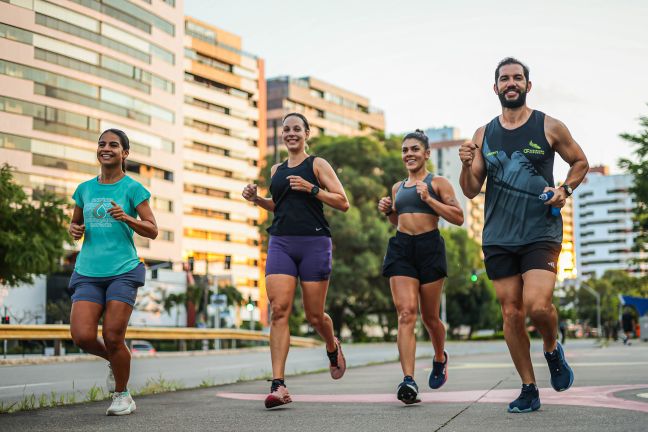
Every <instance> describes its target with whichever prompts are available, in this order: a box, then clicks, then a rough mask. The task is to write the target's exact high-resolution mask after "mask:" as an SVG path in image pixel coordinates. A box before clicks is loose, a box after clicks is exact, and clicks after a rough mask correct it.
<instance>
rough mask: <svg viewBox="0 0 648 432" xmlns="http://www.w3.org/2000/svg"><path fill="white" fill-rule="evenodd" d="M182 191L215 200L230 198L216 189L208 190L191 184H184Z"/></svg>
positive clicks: (228, 194)
mask: <svg viewBox="0 0 648 432" xmlns="http://www.w3.org/2000/svg"><path fill="white" fill-rule="evenodd" d="M184 191H185V192H189V193H194V194H197V195H206V196H210V197H215V198H228V199H229V197H230V193H229V192H226V191H222V190H218V189H212V188H208V187H205V186H198V185H192V184H185V185H184Z"/></svg>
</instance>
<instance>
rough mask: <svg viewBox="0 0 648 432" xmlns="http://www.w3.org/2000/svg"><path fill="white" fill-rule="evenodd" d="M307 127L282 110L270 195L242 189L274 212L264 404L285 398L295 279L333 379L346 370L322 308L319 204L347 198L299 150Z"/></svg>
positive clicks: (323, 235) (325, 257) (323, 244)
mask: <svg viewBox="0 0 648 432" xmlns="http://www.w3.org/2000/svg"><path fill="white" fill-rule="evenodd" d="M309 134H310V127H309V125H308V121H307V120H306V118H305V117H304V116H303V115H301V114H298V113H291V114H288V115H286V117H284V120H283V132H282V139H283V142H284V144H285V145H286V147H287V148H288V159H287V160H286V161H284V162H283V163H281V164H277V165H274V166H273V167H272V170H271V182H270V193H271V195H272V198H262V197H259V196H258V195H257V188H256V185H253V184H250V185H247V186H246V187H245V189H244V190H243V197H244V198H245V199H246V200H248V201H252V202H254V203H255V204H257V205H259V206H261V207H263V208H264V209H266V210H267V211H270V212H273V213H274V219H273V221H272V225H271V226H270V228H268V232H269V233H270V241H269V243H268V256H267V262H266V289H267V292H268V299H269V301H270V308H271V310H272V316H271V327H270V355H271V358H272V378H273V380H272V385H271V386H270V394H269V395H268V396H267V398H266V400H265V406H266V408H273V407H276V406H279V405H283V404H286V403H289V402H291V399H290V395H289V394H288V390H287V389H286V385H285V382H284V370H285V366H286V357H287V356H288V347H289V345H290V333H289V329H288V317H289V316H290V311H291V309H292V303H293V300H294V297H295V289H296V287H297V279H298V278H299V281H300V285H301V288H302V297H303V302H304V310H305V312H306V319H307V320H308V322H309V323H310V325H311V326H312V327H313V328H314V329H315V330H316V331H317V332H318V333H319V335H320V336H321V337H322V339H324V341H325V342H326V351H327V356H328V358H329V363H330V364H329V369H330V373H331V377H332V378H333V379H339V378H341V377H342V375H343V374H344V371H345V370H346V363H345V359H344V355H343V354H342V348H341V346H340V342H339V341H338V339H337V338H336V337H335V335H334V333H333V322H332V321H331V318H330V317H329V316H328V314H326V313H325V312H324V304H325V302H326V291H327V289H328V282H329V276H330V274H331V264H332V263H331V259H332V243H331V232H330V230H329V225H328V223H327V221H326V219H325V218H324V205H323V204H327V205H329V206H331V207H333V208H335V209H338V210H341V211H344V212H345V211H347V210H348V209H349V201H348V200H347V197H346V194H345V193H344V188H343V187H342V184H341V183H340V180H339V179H338V178H337V175H336V174H335V171H334V170H333V168H332V167H331V165H329V163H328V162H326V161H325V160H324V159H322V158H319V157H314V156H309V155H308V154H307V153H306V151H305V146H306V140H307V139H308V136H309Z"/></svg>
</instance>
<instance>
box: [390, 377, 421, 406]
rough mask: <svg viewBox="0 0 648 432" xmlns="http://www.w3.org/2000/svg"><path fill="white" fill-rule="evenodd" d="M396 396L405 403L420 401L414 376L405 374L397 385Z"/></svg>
mask: <svg viewBox="0 0 648 432" xmlns="http://www.w3.org/2000/svg"><path fill="white" fill-rule="evenodd" d="M396 396H397V397H398V400H399V401H401V402H403V403H404V404H405V405H411V404H415V403H417V402H421V399H419V398H418V386H417V385H416V382H415V381H414V378H412V377H411V376H409V375H407V376H406V377H405V379H404V380H403V382H402V383H400V384H399V385H398V391H397V392H396Z"/></svg>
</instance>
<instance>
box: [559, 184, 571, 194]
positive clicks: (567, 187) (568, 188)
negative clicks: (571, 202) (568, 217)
mask: <svg viewBox="0 0 648 432" xmlns="http://www.w3.org/2000/svg"><path fill="white" fill-rule="evenodd" d="M560 187H561V188H563V189H564V190H565V193H566V194H567V196H568V197H569V196H571V195H572V194H573V193H574V189H572V187H571V186H569V185H568V184H567V183H565V184H563V185H562V186H560Z"/></svg>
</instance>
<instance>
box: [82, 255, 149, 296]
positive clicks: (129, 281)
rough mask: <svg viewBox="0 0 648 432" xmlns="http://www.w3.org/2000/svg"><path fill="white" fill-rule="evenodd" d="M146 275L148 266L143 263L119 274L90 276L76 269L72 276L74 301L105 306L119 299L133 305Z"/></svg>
mask: <svg viewBox="0 0 648 432" xmlns="http://www.w3.org/2000/svg"><path fill="white" fill-rule="evenodd" d="M145 277H146V267H145V266H144V264H143V263H139V264H138V265H137V267H135V268H134V269H133V270H131V271H129V272H126V273H122V274H120V275H117V276H108V277H90V276H83V275H80V274H79V273H77V272H76V271H75V272H73V273H72V277H71V278H70V290H72V291H73V294H72V303H74V302H78V301H79V300H82V301H90V302H93V303H99V304H100V305H102V306H105V305H106V302H107V301H110V300H117V301H120V302H124V303H128V304H129V305H131V306H133V305H134V304H135V299H136V298H137V288H139V287H141V286H143V285H144V279H145Z"/></svg>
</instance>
